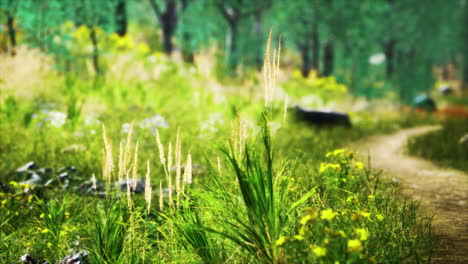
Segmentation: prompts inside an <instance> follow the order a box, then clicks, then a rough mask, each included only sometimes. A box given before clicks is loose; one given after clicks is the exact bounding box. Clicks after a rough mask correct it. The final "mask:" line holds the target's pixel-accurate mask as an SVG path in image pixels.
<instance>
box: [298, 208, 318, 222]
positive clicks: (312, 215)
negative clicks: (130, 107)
mask: <svg viewBox="0 0 468 264" xmlns="http://www.w3.org/2000/svg"><path fill="white" fill-rule="evenodd" d="M315 219H317V212H315V211H313V210H309V213H308V214H306V215H305V216H304V217H302V219H301V221H300V223H301V224H302V225H305V224H307V223H309V222H313V221H315Z"/></svg>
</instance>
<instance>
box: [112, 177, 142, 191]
mask: <svg viewBox="0 0 468 264" xmlns="http://www.w3.org/2000/svg"><path fill="white" fill-rule="evenodd" d="M127 184H130V191H132V192H134V193H143V192H144V191H145V181H144V180H143V179H138V180H137V182H136V188H133V180H128V182H127V181H126V180H123V181H118V182H116V183H115V188H116V189H117V190H120V191H122V192H126V191H127Z"/></svg>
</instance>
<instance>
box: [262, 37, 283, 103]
mask: <svg viewBox="0 0 468 264" xmlns="http://www.w3.org/2000/svg"><path fill="white" fill-rule="evenodd" d="M271 36H272V30H271V29H270V33H269V34H268V40H267V46H266V50H265V59H264V62H263V81H264V91H265V106H271V103H272V102H273V99H274V94H275V90H276V73H277V72H278V71H279V66H280V53H281V43H279V46H278V50H273V52H272V51H271ZM272 53H273V54H272Z"/></svg>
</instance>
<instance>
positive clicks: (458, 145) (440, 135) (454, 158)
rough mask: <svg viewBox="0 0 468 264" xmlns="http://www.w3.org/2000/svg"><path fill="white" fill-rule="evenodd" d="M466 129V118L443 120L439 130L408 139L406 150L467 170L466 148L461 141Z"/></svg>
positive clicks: (442, 163)
mask: <svg viewBox="0 0 468 264" xmlns="http://www.w3.org/2000/svg"><path fill="white" fill-rule="evenodd" d="M467 131H468V122H467V121H466V120H448V121H445V122H444V123H443V127H442V129H441V130H438V131H434V132H430V133H428V134H426V135H422V136H419V137H416V138H412V139H410V140H409V142H408V145H407V148H408V152H409V153H410V154H411V155H415V156H419V157H422V158H425V159H428V160H432V161H434V162H436V163H438V164H440V165H442V166H447V167H452V168H456V169H459V170H462V171H468V164H467V162H466V160H467V158H468V148H467V145H466V143H462V142H461V138H462V137H463V136H464V135H466V133H467Z"/></svg>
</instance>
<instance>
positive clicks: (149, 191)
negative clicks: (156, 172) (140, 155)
mask: <svg viewBox="0 0 468 264" xmlns="http://www.w3.org/2000/svg"><path fill="white" fill-rule="evenodd" d="M152 192H153V190H152V188H151V176H150V162H149V160H147V161H146V180H145V200H146V209H147V211H148V214H149V213H150V208H151V196H152Z"/></svg>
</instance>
